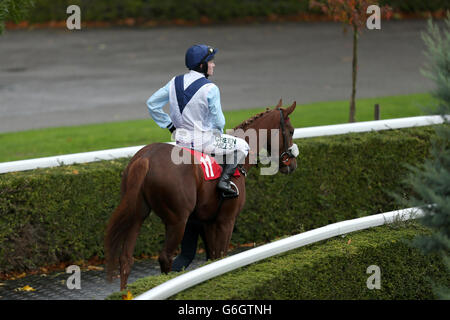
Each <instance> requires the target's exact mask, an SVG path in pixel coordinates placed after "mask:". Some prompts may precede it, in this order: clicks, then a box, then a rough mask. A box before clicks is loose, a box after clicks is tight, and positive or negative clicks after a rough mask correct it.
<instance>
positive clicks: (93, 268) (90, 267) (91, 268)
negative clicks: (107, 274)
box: [88, 266, 104, 271]
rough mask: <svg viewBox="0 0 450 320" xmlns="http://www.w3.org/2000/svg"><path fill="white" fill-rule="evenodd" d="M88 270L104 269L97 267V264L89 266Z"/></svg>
mask: <svg viewBox="0 0 450 320" xmlns="http://www.w3.org/2000/svg"><path fill="white" fill-rule="evenodd" d="M88 270H95V271H103V270H104V268H103V267H97V266H88Z"/></svg>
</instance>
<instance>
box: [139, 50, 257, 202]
mask: <svg viewBox="0 0 450 320" xmlns="http://www.w3.org/2000/svg"><path fill="white" fill-rule="evenodd" d="M216 52H217V49H215V48H212V47H210V46H207V45H203V44H202V45H194V46H192V47H190V48H189V49H188V50H187V51H186V56H185V64H186V67H187V68H188V69H189V72H188V73H186V74H183V75H180V76H177V77H173V78H172V79H171V80H170V81H169V82H168V83H167V84H166V85H165V86H164V87H162V88H161V89H159V90H158V91H156V92H155V93H154V94H153V95H152V96H151V97H150V98H149V99H148V100H147V106H148V110H149V113H150V116H151V117H152V119H153V120H154V121H155V122H156V123H157V124H158V126H159V127H161V128H167V129H169V130H170V132H171V133H173V132H174V131H175V141H176V144H177V145H178V146H181V147H187V148H192V149H195V150H197V151H200V152H204V153H207V154H214V155H215V156H225V157H226V162H225V166H224V170H223V172H222V175H221V177H220V179H219V183H218V185H217V188H218V189H219V190H220V191H222V192H223V194H224V195H226V196H229V197H233V196H237V191H236V190H234V189H233V188H232V187H231V184H230V178H231V176H232V175H233V173H234V172H235V170H236V167H237V166H238V164H241V163H243V161H244V159H245V158H246V157H247V154H248V152H249V146H248V144H247V142H246V141H245V140H243V139H240V138H237V137H234V136H231V135H227V134H223V129H224V126H225V117H224V115H223V112H222V106H221V104H220V92H219V88H218V87H217V85H215V84H214V83H212V82H211V81H210V80H208V77H209V76H212V75H213V73H214V67H215V63H214V60H213V59H214V55H215V54H216ZM168 102H169V106H170V107H169V110H170V112H169V113H170V116H169V115H168V114H167V113H165V112H164V111H163V107H164V105H166V103H168Z"/></svg>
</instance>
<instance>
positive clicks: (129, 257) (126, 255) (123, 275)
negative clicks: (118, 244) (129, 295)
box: [119, 202, 150, 290]
mask: <svg viewBox="0 0 450 320" xmlns="http://www.w3.org/2000/svg"><path fill="white" fill-rule="evenodd" d="M149 213H150V208H149V207H148V206H147V204H146V203H145V202H143V203H142V206H141V208H140V210H139V214H138V215H137V218H136V219H135V220H134V222H133V226H132V227H131V228H130V232H129V234H128V236H127V238H126V239H125V241H124V243H123V248H122V254H121V255H120V258H119V262H120V290H124V289H125V288H126V286H127V281H128V277H129V275H130V272H131V267H132V266H133V263H134V258H133V252H134V247H135V246H136V240H137V237H138V235H139V231H140V230H141V227H142V223H143V222H144V219H145V218H146V217H147V216H148V214H149Z"/></svg>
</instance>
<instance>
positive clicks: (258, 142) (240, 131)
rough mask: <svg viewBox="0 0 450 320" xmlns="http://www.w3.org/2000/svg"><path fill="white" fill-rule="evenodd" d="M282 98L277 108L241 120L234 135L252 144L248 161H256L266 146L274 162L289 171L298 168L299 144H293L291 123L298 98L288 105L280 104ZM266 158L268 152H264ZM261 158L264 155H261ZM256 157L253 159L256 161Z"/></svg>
mask: <svg viewBox="0 0 450 320" xmlns="http://www.w3.org/2000/svg"><path fill="white" fill-rule="evenodd" d="M281 103H282V101H281V99H280V102H279V103H278V105H277V106H276V107H275V109H269V108H268V109H267V110H266V111H264V112H261V113H259V114H257V115H255V116H253V117H252V118H250V119H248V120H246V121H244V122H242V123H241V124H240V125H238V126H237V127H236V128H234V130H233V133H232V134H234V135H236V136H238V137H240V138H242V139H245V140H246V141H247V143H249V145H250V156H251V157H249V163H250V164H256V159H258V158H259V157H261V154H260V152H261V150H262V149H265V150H266V152H267V154H268V156H269V157H270V162H271V169H275V168H276V167H275V168H274V167H273V165H272V164H275V163H276V164H277V165H278V170H277V171H281V173H285V174H289V173H291V172H293V171H294V170H295V169H296V168H297V160H296V157H297V156H298V148H297V145H296V144H293V142H292V137H293V135H294V128H293V127H292V124H291V121H290V119H289V115H290V114H291V113H292V112H293V111H294V109H295V106H296V102H295V101H294V103H293V104H292V105H291V106H290V107H289V108H286V109H284V108H282V107H281ZM264 158H265V159H266V160H267V156H266V155H264ZM260 159H261V158H260ZM253 161H254V162H253Z"/></svg>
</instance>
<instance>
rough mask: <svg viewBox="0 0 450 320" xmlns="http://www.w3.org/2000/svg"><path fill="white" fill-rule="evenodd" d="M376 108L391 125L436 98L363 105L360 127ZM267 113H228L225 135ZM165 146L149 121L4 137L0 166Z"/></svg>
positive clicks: (310, 118) (306, 115)
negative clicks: (48, 158) (239, 125)
mask: <svg viewBox="0 0 450 320" xmlns="http://www.w3.org/2000/svg"><path fill="white" fill-rule="evenodd" d="M285 103H290V102H287V101H286V102H285ZM375 103H378V104H380V109H381V111H380V114H381V119H392V118H402V117H413V116H420V115H423V114H424V112H423V109H422V108H423V107H426V106H430V105H432V103H433V98H432V97H431V96H430V95H429V94H427V93H419V94H411V95H404V96H390V97H381V98H369V99H358V100H357V103H356V119H357V121H369V120H373V119H374V118H373V114H374V104H375ZM348 105H349V102H348V101H347V100H345V101H328V102H316V103H311V104H304V105H297V108H296V110H295V112H294V113H293V114H292V115H291V122H292V124H293V126H294V127H295V128H301V127H311V126H319V125H329V124H337V123H346V122H347V121H348ZM287 106H288V105H285V107H287ZM271 107H273V106H271ZM265 108H266V107H262V108H258V109H249V110H239V111H228V112H225V118H226V128H225V129H228V128H233V127H235V126H236V125H238V124H239V123H241V122H242V121H244V120H245V119H248V118H250V117H251V116H253V115H255V114H256V113H259V112H261V111H264V110H265ZM165 141H170V134H169V131H168V130H163V129H161V128H159V127H158V126H157V125H156V124H155V123H154V122H153V120H152V119H151V118H150V116H149V119H146V120H133V121H124V122H110V123H102V124H91V125H82V126H71V127H59V128H47V129H39V130H29V131H22V132H11V133H2V134H0V162H5V161H14V160H22V159H31V158H38V157H47V156H54V155H60V154H69V153H77V152H86V151H95V150H103V149H111V148H120V147H128V146H136V145H145V144H149V143H152V142H165Z"/></svg>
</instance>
